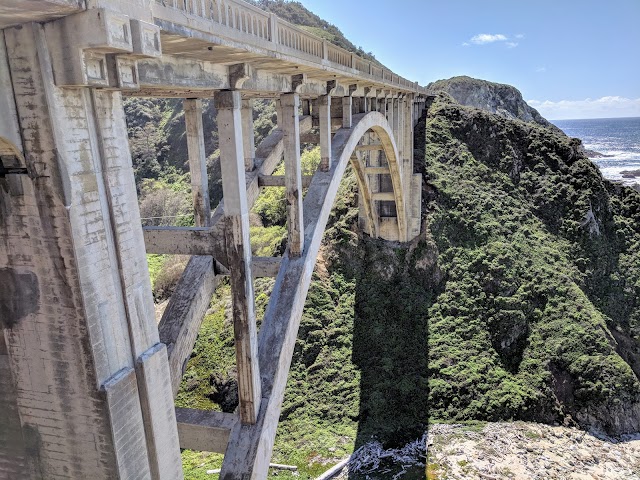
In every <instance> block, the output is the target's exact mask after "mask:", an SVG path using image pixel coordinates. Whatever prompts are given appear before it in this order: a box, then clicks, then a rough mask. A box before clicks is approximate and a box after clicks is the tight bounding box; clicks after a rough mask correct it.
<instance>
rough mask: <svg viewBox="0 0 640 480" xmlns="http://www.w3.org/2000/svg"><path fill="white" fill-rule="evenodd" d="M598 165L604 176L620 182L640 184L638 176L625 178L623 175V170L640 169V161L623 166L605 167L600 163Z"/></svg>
mask: <svg viewBox="0 0 640 480" xmlns="http://www.w3.org/2000/svg"><path fill="white" fill-rule="evenodd" d="M598 167H599V168H600V171H601V172H602V175H603V176H604V178H606V179H608V180H615V181H617V182H620V183H622V184H624V185H635V184H640V178H638V177H636V178H624V177H623V176H622V172H623V171H625V170H637V169H640V163H638V164H635V165H634V164H630V165H625V166H622V167H603V166H600V165H598Z"/></svg>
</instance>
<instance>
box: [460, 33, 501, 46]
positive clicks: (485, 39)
mask: <svg viewBox="0 0 640 480" xmlns="http://www.w3.org/2000/svg"><path fill="white" fill-rule="evenodd" d="M469 41H470V42H471V43H475V44H476V45H485V44H487V43H493V42H506V41H507V37H505V36H504V35H502V34H501V33H496V34H490V33H479V34H478V35H474V36H473V37H471V40H469Z"/></svg>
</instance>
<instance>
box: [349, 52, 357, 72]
mask: <svg viewBox="0 0 640 480" xmlns="http://www.w3.org/2000/svg"><path fill="white" fill-rule="evenodd" d="M351 68H353V69H356V70H357V69H358V56H357V55H356V54H355V53H352V54H351Z"/></svg>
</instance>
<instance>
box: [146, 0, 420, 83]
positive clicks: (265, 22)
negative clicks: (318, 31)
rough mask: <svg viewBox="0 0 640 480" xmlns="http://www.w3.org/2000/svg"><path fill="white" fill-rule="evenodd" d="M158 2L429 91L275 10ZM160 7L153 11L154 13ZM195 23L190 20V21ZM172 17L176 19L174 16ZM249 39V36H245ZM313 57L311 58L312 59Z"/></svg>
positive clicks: (235, 0) (213, 1)
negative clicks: (284, 18)
mask: <svg viewBox="0 0 640 480" xmlns="http://www.w3.org/2000/svg"><path fill="white" fill-rule="evenodd" d="M155 1H156V4H158V5H161V6H163V7H168V8H170V9H173V10H178V11H180V12H181V13H182V14H183V15H184V16H186V17H187V18H185V20H187V22H188V23H189V24H197V23H198V22H197V21H198V20H200V21H202V20H205V21H206V22H212V23H215V24H219V25H221V26H223V27H226V29H220V34H221V35H223V36H224V33H225V32H224V30H227V32H229V31H232V32H233V31H235V32H237V33H239V34H241V35H243V36H249V38H250V37H255V39H256V40H257V41H258V42H260V41H267V42H271V43H273V44H275V45H278V46H279V47H284V48H285V49H286V50H290V51H293V52H295V53H299V54H302V57H304V58H306V59H310V60H312V61H314V60H315V61H318V63H323V62H329V63H331V64H334V65H339V66H340V67H342V68H343V69H344V68H346V69H348V70H350V73H352V74H354V73H355V74H357V75H360V76H363V77H369V78H372V79H373V80H377V81H379V82H381V83H386V84H390V85H394V86H398V87H401V88H404V89H410V90H412V91H416V92H418V93H426V89H425V88H424V87H421V86H419V85H418V84H417V83H414V82H410V81H409V80H407V79H405V78H402V77H400V76H398V75H395V74H393V73H392V72H390V71H388V70H386V69H384V68H382V67H381V66H380V65H378V64H376V63H375V62H371V61H369V60H365V59H364V58H362V57H360V56H358V55H356V54H353V53H351V52H349V51H347V50H345V49H344V48H341V47H339V46H337V45H334V44H332V43H330V42H328V41H326V40H324V39H322V38H320V37H319V36H317V35H314V34H313V33H311V32H308V31H306V30H305V29H303V28H300V27H298V26H296V25H293V24H292V23H289V22H287V21H285V20H282V19H281V18H278V17H277V16H276V15H274V14H272V13H267V12H265V11H264V10H262V9H260V8H258V7H256V6H254V5H251V4H249V3H247V2H244V1H243V0H155ZM158 12H161V10H158V9H156V10H154V13H158ZM194 19H195V20H196V22H189V20H194ZM171 20H173V19H171ZM245 38H247V37H245ZM309 57H311V58H309Z"/></svg>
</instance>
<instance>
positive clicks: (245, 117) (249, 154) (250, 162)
mask: <svg viewBox="0 0 640 480" xmlns="http://www.w3.org/2000/svg"><path fill="white" fill-rule="evenodd" d="M242 146H243V149H244V169H245V171H247V172H251V171H253V169H254V168H255V160H256V144H255V139H254V136H253V100H251V99H245V100H242Z"/></svg>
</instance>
